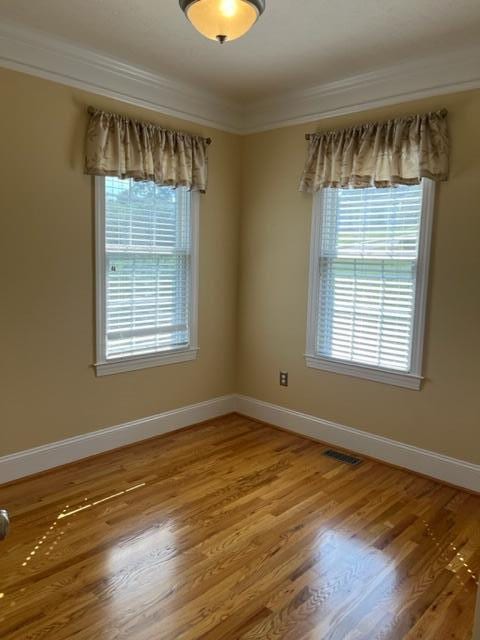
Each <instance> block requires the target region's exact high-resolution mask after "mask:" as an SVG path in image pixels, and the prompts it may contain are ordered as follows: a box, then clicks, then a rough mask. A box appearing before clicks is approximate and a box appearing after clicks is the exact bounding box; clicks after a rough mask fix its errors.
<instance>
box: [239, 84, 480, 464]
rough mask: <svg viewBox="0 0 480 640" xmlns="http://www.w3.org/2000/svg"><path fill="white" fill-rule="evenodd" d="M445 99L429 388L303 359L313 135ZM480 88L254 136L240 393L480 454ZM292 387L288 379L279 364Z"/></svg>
mask: <svg viewBox="0 0 480 640" xmlns="http://www.w3.org/2000/svg"><path fill="white" fill-rule="evenodd" d="M443 106H446V107H447V108H448V109H449V111H450V125H451V139H452V156H451V160H452V162H451V177H450V181H449V182H448V183H445V184H442V185H440V186H439V188H438V192H437V204H436V210H435V223H434V238H433V250H432V260H431V279H430V295H429V304H428V320H427V332H426V352H425V359H424V375H425V376H426V382H425V385H424V388H423V389H422V391H420V392H417V391H410V390H407V389H401V388H396V387H393V386H387V385H383V384H379V383H375V382H368V381H366V380H361V379H357V378H352V377H347V376H343V375H338V374H333V373H326V372H322V371H318V370H315V369H309V368H307V367H306V365H305V361H304V358H303V354H304V351H305V333H306V309H307V284H308V283H307V277H308V276H307V273H308V271H307V269H308V257H309V256H308V253H309V241H310V222H311V208H312V198H311V196H309V195H307V194H300V193H298V191H297V185H298V181H299V177H300V174H301V170H302V166H303V162H304V157H305V148H306V143H305V139H304V133H305V132H306V131H315V130H316V129H317V128H318V130H321V129H322V128H334V127H343V126H346V125H350V124H354V123H360V122H364V121H367V120H369V119H381V118H389V117H392V116H396V115H401V114H408V113H410V112H419V111H427V110H432V109H438V108H440V107H443ZM479 148H480V92H478V91H477V92H469V93H463V94H458V95H451V96H446V97H440V98H435V99H428V100H422V101H418V102H415V103H410V104H403V105H399V106H397V107H394V108H392V107H390V108H384V109H377V110H374V111H369V112H368V113H359V114H354V115H351V116H344V117H339V118H334V119H330V120H328V121H324V122H321V123H317V124H316V125H315V124H310V125H302V126H295V127H288V128H284V129H279V130H275V131H270V132H267V133H261V134H257V135H252V136H249V137H248V138H247V139H246V140H245V141H244V146H243V172H244V182H243V190H242V198H243V208H242V235H241V242H240V246H241V265H242V268H241V279H240V334H239V371H238V383H237V387H238V391H239V392H241V393H243V394H247V395H251V396H254V397H256V398H259V399H261V400H264V401H268V402H273V403H276V404H280V405H283V406H285V407H289V408H291V409H296V410H299V411H302V412H305V413H310V414H313V415H315V416H318V417H321V418H325V419H328V420H333V421H335V422H339V423H341V424H344V425H348V426H352V427H357V428H361V429H363V430H365V431H369V432H371V433H374V434H379V435H382V436H386V437H389V438H393V439H395V440H399V441H401V442H405V443H408V444H412V445H416V446H419V447H423V448H425V449H430V450H434V451H438V452H441V453H444V454H447V455H450V456H454V457H458V458H461V459H465V460H470V461H473V462H476V463H479V462H480V429H479V427H480V418H479V413H480V286H479V281H480V248H479V246H480V153H479ZM280 368H282V369H286V370H288V371H289V373H290V386H289V387H288V388H282V387H280V386H279V384H278V372H279V369H280Z"/></svg>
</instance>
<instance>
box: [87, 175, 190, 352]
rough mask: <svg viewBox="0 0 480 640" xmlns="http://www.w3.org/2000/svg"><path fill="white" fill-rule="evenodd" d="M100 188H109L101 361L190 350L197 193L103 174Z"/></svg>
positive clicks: (105, 208) (103, 199)
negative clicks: (194, 203)
mask: <svg viewBox="0 0 480 640" xmlns="http://www.w3.org/2000/svg"><path fill="white" fill-rule="evenodd" d="M97 187H99V188H100V189H102V190H103V193H102V194H101V196H103V197H101V198H100V201H101V203H102V205H103V206H101V207H100V209H101V214H103V215H100V218H101V220H100V221H97V223H98V222H99V223H100V226H101V229H100V231H101V233H100V236H101V239H102V244H103V255H102V259H101V260H100V261H99V263H100V265H101V269H102V272H103V273H102V274H100V278H101V283H100V290H101V295H102V300H101V301H100V306H101V307H102V311H103V313H102V314H101V316H102V318H101V331H102V333H103V335H102V340H101V344H100V351H101V353H100V360H101V361H102V360H103V361H104V362H107V363H108V362H109V361H114V360H116V359H128V358H136V359H138V358H142V357H148V356H152V355H154V354H171V353H173V352H175V351H177V350H186V349H188V348H189V347H190V346H191V328H192V283H193V279H192V269H193V266H194V265H193V258H192V253H193V244H194V242H193V240H194V239H193V237H192V236H193V229H194V226H193V225H192V216H191V210H192V207H191V199H192V197H194V196H192V194H191V193H190V192H189V191H187V190H186V189H184V188H178V189H173V188H170V187H161V186H158V185H155V184H154V183H152V182H135V181H134V180H131V179H128V180H121V179H119V178H113V177H112V178H111V177H107V178H99V179H98V182H97ZM97 214H98V212H97Z"/></svg>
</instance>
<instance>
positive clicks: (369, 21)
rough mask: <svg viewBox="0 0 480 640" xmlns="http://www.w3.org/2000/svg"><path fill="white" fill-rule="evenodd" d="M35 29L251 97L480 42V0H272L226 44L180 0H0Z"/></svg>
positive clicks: (5, 10) (6, 15)
mask: <svg viewBox="0 0 480 640" xmlns="http://www.w3.org/2000/svg"><path fill="white" fill-rule="evenodd" d="M4 20H6V21H9V22H12V23H15V24H18V25H21V26H25V27H28V28H31V29H37V30H40V31H42V32H45V33H47V34H51V35H53V36H55V37H57V38H61V39H63V40H66V41H68V43H70V44H75V45H79V46H81V47H85V48H88V49H93V50H96V51H98V52H101V53H104V54H107V55H109V56H112V57H114V58H117V59H119V60H122V61H124V62H128V63H130V64H132V65H137V66H140V67H143V68H145V69H147V70H150V71H152V72H154V73H156V74H158V75H161V76H164V77H167V78H171V79H174V80H176V81H180V82H182V83H188V84H189V85H191V86H192V87H195V88H201V89H203V90H205V91H209V92H214V93H215V94H216V95H218V96H219V97H222V98H226V99H229V100H235V101H236V102H238V103H239V104H242V105H246V106H248V104H250V103H251V102H252V101H259V100H262V99H265V98H268V97H271V96H274V95H276V94H284V93H286V92H293V91H299V90H303V89H307V88H309V87H313V86H318V85H322V84H325V83H329V82H333V81H337V80H341V79H344V78H348V77H350V76H355V75H358V74H361V73H366V72H370V71H376V70H379V69H382V68H384V67H386V66H389V65H396V64H399V63H402V64H403V63H413V62H414V61H415V60H417V59H419V58H423V57H429V56H430V57H432V56H435V55H437V53H439V54H440V53H441V54H442V55H446V54H449V52H454V51H456V50H457V49H458V48H462V47H463V48H464V47H466V46H469V45H471V46H474V45H477V44H478V40H479V33H480V2H479V0H415V1H414V0H407V1H403V2H399V0H363V1H362V2H358V0H334V1H333V2H327V1H326V0H267V8H266V11H265V14H264V15H263V16H262V18H261V20H260V21H259V22H258V24H257V25H256V26H255V27H254V29H253V30H252V31H251V32H250V33H249V34H247V35H246V36H245V37H244V38H242V39H240V40H237V41H235V42H232V43H227V44H226V45H224V46H221V45H218V44H216V43H214V42H211V41H209V40H206V39H205V38H203V37H202V36H200V34H198V33H197V32H196V31H195V30H194V29H193V27H192V26H191V25H190V24H189V23H188V22H187V20H186V19H185V17H184V15H183V14H182V12H181V10H180V8H179V6H178V2H177V0H34V1H33V2H32V0H0V21H4Z"/></svg>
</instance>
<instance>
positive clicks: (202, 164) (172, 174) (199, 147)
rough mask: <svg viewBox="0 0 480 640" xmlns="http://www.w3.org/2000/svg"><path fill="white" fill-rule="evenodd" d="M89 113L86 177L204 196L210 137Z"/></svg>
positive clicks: (106, 114)
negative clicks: (145, 182) (179, 189)
mask: <svg viewBox="0 0 480 640" xmlns="http://www.w3.org/2000/svg"><path fill="white" fill-rule="evenodd" d="M88 112H89V114H90V120H89V123H88V129H87V140H86V156H85V173H87V174H90V175H95V176H117V177H119V178H134V179H135V180H149V181H152V182H155V183H156V184H159V185H165V186H172V187H188V188H189V189H191V190H193V191H201V192H205V191H206V188H207V147H208V145H209V144H210V139H209V138H202V137H199V136H192V135H189V134H187V133H181V132H178V131H170V130H168V129H162V128H161V127H159V126H158V125H156V124H152V123H151V122H142V121H139V120H134V119H132V118H128V117H125V116H122V115H119V114H116V113H108V112H105V111H100V110H98V109H94V108H92V107H90V108H89V110H88Z"/></svg>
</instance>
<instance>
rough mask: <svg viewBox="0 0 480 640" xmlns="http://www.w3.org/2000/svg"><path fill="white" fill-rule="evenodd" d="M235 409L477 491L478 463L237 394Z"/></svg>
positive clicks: (478, 478)
mask: <svg viewBox="0 0 480 640" xmlns="http://www.w3.org/2000/svg"><path fill="white" fill-rule="evenodd" d="M235 406H236V411H237V412H238V413H241V414H243V415H245V416H248V417H250V418H255V419H257V420H261V421H262V422H267V423H270V424H272V425H275V426H278V427H282V428H284V429H288V430H289V431H293V432H295V433H298V434H299V435H302V436H307V437H309V438H312V439H313V440H318V441H320V442H325V443H328V444H330V445H334V446H337V447H341V448H343V449H349V450H351V451H354V452H356V453H360V454H363V455H365V456H369V457H371V458H376V459H378V460H382V461H383V462H387V463H389V464H392V465H395V466H398V467H403V468H405V469H409V470H410V471H414V472H416V473H420V474H422V475H425V476H429V477H431V478H434V479H436V480H441V481H442V482H445V483H448V484H451V485H454V486H457V487H462V488H464V489H468V490H469V491H474V492H475V493H479V492H480V465H476V464H473V463H470V462H466V461H464V460H457V459H456V458H450V457H448V456H444V455H442V454H440V453H435V452H433V451H428V450H426V449H420V448H418V447H413V446H411V445H408V444H404V443H402V442H398V441H396V440H390V439H389V438H384V437H383V436H376V435H373V434H371V433H367V432H365V431H361V430H359V429H353V428H351V427H346V426H344V425H341V424H337V423H335V422H330V421H329V420H322V419H321V418H317V417H315V416H311V415H308V414H305V413H300V412H299V411H292V410H291V409H286V408H285V407H281V406H279V405H275V404H270V403H268V402H263V401H261V400H257V399H255V398H250V397H247V396H241V395H237V397H236V405H235Z"/></svg>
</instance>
